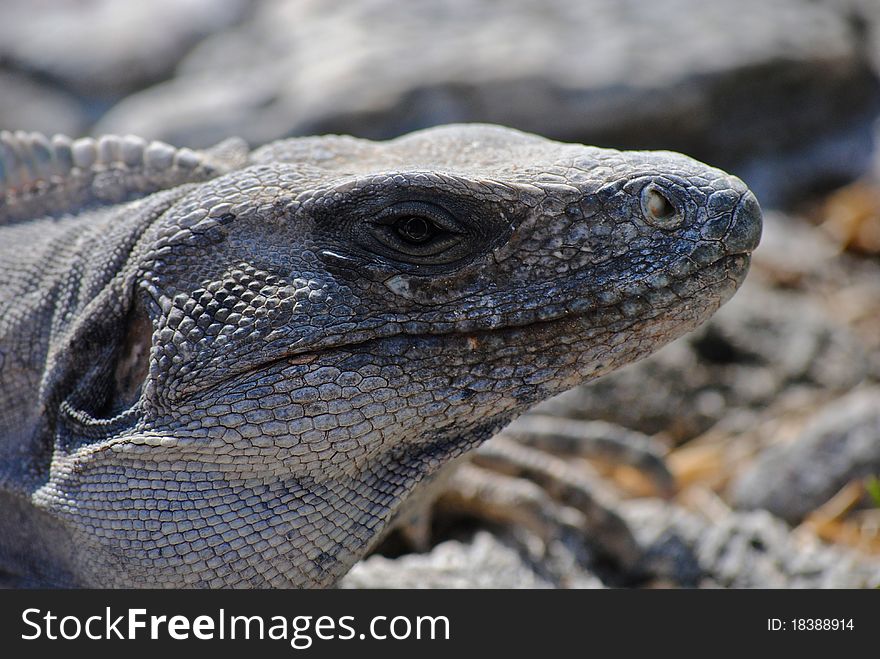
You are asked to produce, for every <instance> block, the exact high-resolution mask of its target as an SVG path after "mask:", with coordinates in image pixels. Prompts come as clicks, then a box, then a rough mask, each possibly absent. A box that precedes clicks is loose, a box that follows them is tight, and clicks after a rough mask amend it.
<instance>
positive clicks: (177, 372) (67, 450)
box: [0, 125, 761, 587]
mask: <svg viewBox="0 0 880 659" xmlns="http://www.w3.org/2000/svg"><path fill="white" fill-rule="evenodd" d="M0 149H2V152H0V168H2V169H0V307H2V315H0V569H2V570H3V571H4V573H5V575H6V577H7V579H6V580H7V581H8V582H11V583H16V584H18V585H60V586H98V587H122V586H134V587H138V586H154V587H155V586H167V587H174V586H191V587H220V586H235V587H246V586H282V587H284V586H287V587H289V586H303V587H304V586H308V587H318V586H330V585H333V584H334V583H335V582H336V581H337V580H338V579H339V578H340V577H341V576H342V575H343V574H344V573H345V572H346V571H347V570H348V569H349V568H350V567H351V566H352V565H353V564H354V563H355V562H356V561H357V560H358V559H359V558H361V557H363V556H364V555H365V554H366V553H367V551H368V550H369V549H370V548H371V546H373V544H374V543H375V542H376V540H377V539H378V538H379V537H380V536H381V535H382V533H383V532H384V531H385V530H386V529H387V528H388V526H389V524H391V523H392V522H393V521H394V520H395V516H396V514H397V513H398V512H399V510H400V508H401V505H402V503H403V502H404V501H406V500H407V499H408V498H409V497H410V495H411V493H412V492H413V491H414V490H416V491H418V490H419V489H420V485H424V483H425V482H427V481H429V480H430V479H431V477H432V475H434V474H435V473H437V471H438V470H440V469H441V467H443V466H444V465H446V464H448V463H449V462H450V461H451V460H453V459H454V458H457V457H458V456H461V455H463V454H464V453H465V452H467V451H469V450H470V449H472V448H474V447H476V446H477V445H479V444H480V443H481V442H483V441H484V440H486V439H487V438H489V437H490V436H491V435H492V434H493V433H494V432H496V431H497V430H498V429H500V428H501V427H503V426H504V425H505V424H506V423H507V422H508V421H510V420H511V419H512V418H514V417H516V416H517V415H519V414H521V413H522V412H523V411H525V410H526V409H528V408H529V407H530V406H532V405H533V404H535V403H536V402H538V401H540V400H542V399H545V398H547V397H549V396H552V395H554V394H556V393H558V392H561V391H563V390H566V389H569V388H571V387H574V386H575V385H577V384H579V383H582V382H585V381H587V380H590V379H592V378H595V377H598V376H600V375H602V374H604V373H607V372H609V371H611V370H613V369H615V368H617V367H619V366H622V365H624V364H626V363H628V362H631V361H633V360H636V359H639V358H641V357H644V356H645V355H647V354H649V353H651V352H653V351H655V350H656V349H658V348H659V347H660V346H662V345H664V344H666V343H668V342H669V341H671V340H672V339H674V338H676V337H678V336H680V335H681V334H683V333H685V332H687V331H688V330H690V329H692V328H694V327H696V326H697V325H698V324H700V323H701V322H702V321H704V320H705V319H706V318H708V317H709V316H710V315H711V314H712V313H713V312H714V311H715V310H716V309H717V308H718V307H719V306H720V305H721V304H722V303H723V302H724V301H726V300H727V299H728V298H730V296H731V295H732V294H733V293H734V291H735V290H736V289H737V287H738V286H739V284H740V283H741V282H742V280H743V278H744V277H745V275H746V272H747V269H748V265H749V258H750V257H749V254H750V252H751V251H752V250H753V249H754V248H755V247H756V245H757V243H758V240H759V237H760V233H761V211H760V209H759V206H758V203H757V201H756V199H755V197H754V195H753V194H752V193H751V192H749V190H748V189H747V187H746V186H745V185H744V184H743V183H742V182H741V181H740V180H739V179H737V178H735V177H733V176H730V175H728V174H726V173H724V172H722V171H719V170H717V169H713V168H711V167H708V166H707V165H704V164H702V163H700V162H697V161H695V160H692V159H690V158H688V157H686V156H683V155H681V154H677V153H671V152H646V151H631V152H620V151H615V150H610V149H600V148H595V147H589V146H582V145H578V144H563V143H559V142H553V141H549V140H546V139H543V138H541V137H538V136H534V135H529V134H525V133H521V132H518V131H514V130H511V129H506V128H502V127H496V126H489V125H453V126H443V127H438V128H432V129H428V130H423V131H419V132H416V133H412V134H410V135H406V136H403V137H400V138H397V139H394V140H390V141H387V142H372V141H367V140H362V139H355V138H352V137H344V136H324V137H308V138H296V139H286V140H282V141H278V142H275V143H272V144H269V145H267V146H264V147H262V148H258V149H256V150H254V151H249V150H248V149H247V147H246V146H245V145H244V144H243V143H241V142H240V141H236V140H229V141H226V142H224V143H221V144H220V145H218V146H217V147H215V148H213V149H209V150H206V151H203V152H195V151H190V150H188V149H178V148H174V147H171V146H169V145H167V144H162V143H157V142H152V143H148V142H146V141H144V140H142V139H139V138H137V137H132V136H126V137H115V136H105V137H102V138H99V139H91V138H84V139H80V140H76V141H72V140H70V139H68V138H66V137H63V136H55V137H53V138H51V139H48V138H46V137H43V136H42V135H38V134H24V133H15V134H11V133H3V134H2V135H0Z"/></svg>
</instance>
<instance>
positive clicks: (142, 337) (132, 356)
mask: <svg viewBox="0 0 880 659" xmlns="http://www.w3.org/2000/svg"><path fill="white" fill-rule="evenodd" d="M152 337H153V325H152V323H151V322H150V318H149V317H148V316H147V313H146V311H145V310H144V309H143V307H142V306H141V305H140V304H139V303H137V302H136V303H135V304H134V305H133V307H132V309H131V311H129V314H128V318H127V319H126V321H125V337H124V338H123V340H122V342H121V344H120V346H119V349H118V351H117V354H116V365H115V367H114V369H113V381H112V384H111V387H112V388H111V391H110V392H109V395H108V397H107V405H106V409H105V410H103V411H102V414H101V416H106V417H113V416H116V415H117V414H119V413H120V412H123V411H125V410H127V409H128V408H130V407H131V406H132V405H134V404H135V403H136V402H137V401H138V400H139V399H140V397H141V391H142V390H143V386H144V383H145V382H146V379H147V375H148V374H149V371H150V347H151V345H152Z"/></svg>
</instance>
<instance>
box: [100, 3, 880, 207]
mask: <svg viewBox="0 0 880 659" xmlns="http://www.w3.org/2000/svg"><path fill="white" fill-rule="evenodd" d="M853 11H855V10H853V9H851V8H849V7H844V6H838V5H837V4H835V3H830V2H829V3H816V2H808V1H806V0H777V1H776V2H772V3H767V2H764V0H719V1H716V2H712V3H703V2H699V0H657V1H656V2H654V3H653V4H652V7H651V11H645V7H644V3H643V2H639V1H638V0H623V1H622V0H548V1H547V2H542V3H535V2H531V1H530V0H517V1H511V2H505V3H503V5H500V4H499V3H497V2H494V1H492V0H447V1H445V2H439V3H438V2H435V1H433V0H412V1H411V2H405V3H401V2H396V1H395V0H368V1H362V2H354V1H349V2H341V3H324V2H318V1H311V2H301V1H293V0H287V1H283V0H279V1H276V2H266V3H263V4H261V5H260V6H259V7H258V8H257V10H256V11H255V13H254V15H253V17H252V19H251V20H249V21H248V22H246V23H245V24H244V25H243V26H242V27H241V28H239V29H236V30H231V31H225V32H221V33H219V34H217V35H215V36H213V37H211V38H209V39H207V40H206V41H205V42H204V43H202V44H201V45H200V46H199V47H198V48H197V49H196V50H195V51H194V52H193V53H192V54H191V55H190V56H189V57H188V58H187V59H186V60H185V61H184V62H183V64H182V65H181V67H180V69H179V74H178V76H177V77H176V78H175V79H173V80H172V81H170V82H167V83H163V84H161V85H159V86H157V87H154V88H151V89H148V90H146V91H144V92H142V93H139V94H136V95H134V96H132V97H130V98H128V99H126V100H124V101H123V102H121V103H120V104H119V105H118V106H117V107H116V108H114V109H113V110H111V111H110V112H109V113H108V115H107V116H106V117H105V118H104V120H103V121H101V122H100V124H99V125H98V128H97V130H98V131H106V132H135V133H138V134H142V135H144V136H145V137H152V138H161V139H165V140H168V141H171V142H173V143H181V144H188V145H190V146H205V145H207V144H210V143H214V142H216V141H219V140H220V139H222V138H224V137H227V136H228V135H233V134H238V135H242V136H243V137H245V138H246V139H248V140H249V141H250V142H252V143H254V144H259V143H263V142H266V141H268V140H270V139H273V138H276V137H280V136H283V135H292V134H310V133H322V132H345V133H353V134H355V135H361V136H364V137H374V138H375V137H386V136H391V135H397V134H401V133H404V132H407V131H409V130H412V129H415V128H421V127H424V126H428V125H433V124H438V123H443V122H450V121H490V122H496V123H502V124H508V125H511V126H514V127H518V128H522V129H525V130H530V131H534V132H538V133H542V134H545V135H548V136H550V137H554V138H560V139H565V140H572V141H581V142H586V143H595V144H604V145H609V146H620V147H627V148H632V147H648V148H673V149H676V150H682V151H685V152H688V153H690V154H692V155H694V156H696V157H698V158H701V159H705V160H709V161H712V162H715V163H717V164H719V165H722V166H727V167H731V166H735V171H737V172H739V173H742V174H744V175H745V176H746V178H747V180H748V182H749V183H750V185H751V187H752V188H753V189H754V190H755V191H756V193H757V194H758V196H759V198H761V199H762V201H763V202H764V203H765V204H767V203H769V202H771V201H779V200H781V199H784V198H790V196H791V195H794V194H797V193H799V192H800V191H801V190H804V189H807V188H809V186H810V185H811V184H812V183H815V182H817V181H820V180H828V179H834V180H838V179H840V178H852V177H853V176H856V175H858V174H860V173H861V172H863V171H864V170H865V169H866V168H867V167H868V165H869V162H870V144H871V140H870V134H871V132H870V123H871V121H870V120H871V118H872V117H873V116H874V115H875V114H876V113H877V109H878V104H880V88H878V83H877V78H876V76H875V74H874V73H873V72H872V70H871V65H870V61H869V56H868V54H867V52H866V49H865V48H863V47H861V45H860V44H861V43H862V40H860V39H859V38H858V37H859V34H860V33H859V27H858V25H857V24H856V23H854V21H853V20H852V15H853Z"/></svg>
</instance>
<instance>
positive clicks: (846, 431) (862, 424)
mask: <svg viewBox="0 0 880 659" xmlns="http://www.w3.org/2000/svg"><path fill="white" fill-rule="evenodd" d="M877 474H880V388H878V387H868V388H865V389H859V390H856V391H853V392H851V393H849V394H848V395H846V396H844V397H842V398H841V399H839V400H837V401H835V402H834V403H832V404H829V405H828V406H826V407H825V408H823V409H822V410H821V411H820V412H819V413H818V414H816V415H815V416H814V417H813V418H812V419H810V420H809V422H808V423H807V426H806V427H805V428H804V430H803V431H802V432H801V434H800V436H799V437H798V438H797V439H796V440H795V441H793V442H790V443H785V444H779V445H775V446H771V447H770V448H768V449H766V450H765V451H764V453H763V454H762V455H761V456H760V458H759V459H758V460H757V461H756V462H755V463H754V464H753V465H751V467H750V468H749V469H748V470H747V471H746V472H745V473H743V474H742V475H741V476H740V477H739V479H738V480H737V481H736V483H735V484H734V486H733V489H732V492H733V501H734V502H735V503H736V505H737V506H739V507H741V508H763V509H766V510H769V511H771V512H772V513H774V514H775V515H777V516H779V517H782V518H783V519H786V520H788V521H789V522H793V523H794V522H798V521H799V520H801V519H802V518H803V517H804V516H805V515H807V514H808V513H809V512H811V511H813V510H815V509H816V508H818V507H819V506H820V505H822V504H823V503H824V502H825V501H827V500H828V499H830V498H831V497H832V496H833V495H834V494H836V493H837V492H838V491H839V490H840V489H841V488H842V487H843V486H844V485H846V484H847V483H849V482H851V481H853V480H855V479H857V478H862V477H865V476H868V475H877Z"/></svg>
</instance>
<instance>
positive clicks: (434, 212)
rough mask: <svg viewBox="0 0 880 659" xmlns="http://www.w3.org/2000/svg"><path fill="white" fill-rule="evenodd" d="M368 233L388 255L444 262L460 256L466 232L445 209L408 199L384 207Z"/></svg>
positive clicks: (412, 259) (411, 259) (415, 260)
mask: <svg viewBox="0 0 880 659" xmlns="http://www.w3.org/2000/svg"><path fill="white" fill-rule="evenodd" d="M370 231H371V233H372V234H373V236H374V237H375V238H376V240H377V241H378V242H379V244H380V245H381V247H383V248H385V249H383V250H382V251H383V252H387V254H386V255H387V256H393V257H395V258H398V259H400V260H403V261H406V262H411V263H420V262H425V263H443V262H449V261H453V260H455V259H457V258H460V257H461V256H462V255H461V253H460V252H461V249H460V248H461V247H462V246H463V243H466V240H465V239H466V238H467V231H466V230H465V229H464V227H462V225H461V224H460V223H459V222H458V221H457V220H456V219H455V218H454V217H453V216H452V214H450V213H449V212H448V211H446V210H445V209H443V208H441V207H440V206H437V205H435V204H431V203H427V202H421V201H407V202H403V203H398V204H394V205H393V206H389V207H387V208H385V209H383V210H382V211H381V212H380V213H378V214H377V215H376V216H375V217H374V218H373V220H372V222H371V229H370Z"/></svg>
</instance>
